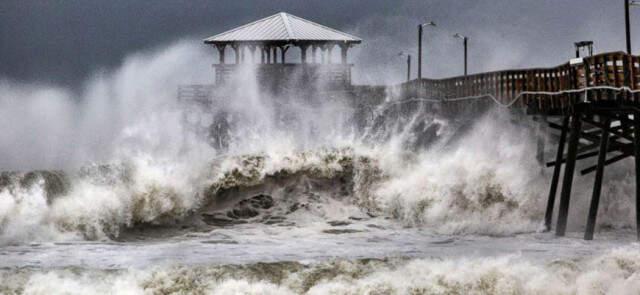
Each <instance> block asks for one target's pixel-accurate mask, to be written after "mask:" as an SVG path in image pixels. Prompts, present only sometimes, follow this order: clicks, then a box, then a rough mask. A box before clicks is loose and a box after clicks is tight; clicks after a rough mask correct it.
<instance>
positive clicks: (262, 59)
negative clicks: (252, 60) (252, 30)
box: [260, 46, 264, 64]
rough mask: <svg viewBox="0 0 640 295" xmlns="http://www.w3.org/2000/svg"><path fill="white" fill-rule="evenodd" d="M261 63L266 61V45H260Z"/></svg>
mask: <svg viewBox="0 0 640 295" xmlns="http://www.w3.org/2000/svg"><path fill="white" fill-rule="evenodd" d="M260 63H261V64H263V63H264V46H260Z"/></svg>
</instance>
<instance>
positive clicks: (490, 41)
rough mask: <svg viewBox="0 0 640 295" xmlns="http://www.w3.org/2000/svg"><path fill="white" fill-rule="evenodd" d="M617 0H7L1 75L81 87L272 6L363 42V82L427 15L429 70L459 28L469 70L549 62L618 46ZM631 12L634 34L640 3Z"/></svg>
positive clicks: (0, 26) (404, 46)
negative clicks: (126, 62) (591, 45)
mask: <svg viewBox="0 0 640 295" xmlns="http://www.w3.org/2000/svg"><path fill="white" fill-rule="evenodd" d="M622 5H623V1H622V0H421V1H419V0H404V1H399V0H398V1H388V0H387V1H384V0H367V1H364V0H361V1H348V0H324V1H300V0H295V1H294V0H275V1H274V0H272V1H242V0H235V1H227V0H215V1H212V0H209V1H204V0H191V1H186V0H185V1H178V0H155V1H128V0H112V1H82V0H67V1H37V0H3V1H1V2H0V77H5V78H9V79H14V80H20V81H45V82H52V83H56V84H62V85H67V86H69V85H71V86H73V85H78V84H79V83H80V82H82V81H84V80H86V78H87V76H89V75H91V74H92V73H94V72H95V71H98V70H101V69H111V68H114V67H117V66H118V65H119V64H120V63H121V62H122V60H123V59H124V57H126V56H127V55H128V54H130V53H131V52H134V51H139V50H144V49H149V48H156V47H160V46H165V45H166V44H169V43H171V42H174V41H175V40H176V39H181V38H192V39H194V42H198V40H199V39H201V38H204V37H207V36H209V35H213V34H215V33H218V32H221V31H224V30H226V29H229V28H232V27H234V26H236V25H240V24H243V23H246V22H248V21H251V20H254V19H257V18H260V17H264V16H268V15H270V14H273V13H275V12H278V11H287V12H290V13H292V14H295V15H298V16H301V17H304V18H309V19H311V20H314V21H317V22H320V23H323V24H326V25H329V26H332V27H336V28H339V29H342V30H345V31H349V32H352V33H354V34H357V35H359V36H360V37H362V38H363V39H364V40H365V43H364V44H363V45H362V46H361V47H360V49H358V50H357V51H356V52H354V54H355V55H354V56H355V61H356V63H357V71H356V78H357V80H358V81H360V82H361V83H369V82H376V83H382V82H386V80H394V81H397V80H399V79H402V76H403V73H404V69H403V67H404V62H403V61H402V60H401V59H400V58H399V57H398V56H397V53H398V52H399V51H407V52H413V53H414V54H415V51H416V44H415V43H416V41H415V39H416V37H415V35H416V25H417V23H419V22H421V21H424V20H426V19H429V20H435V21H436V22H438V24H439V27H438V29H437V30H433V31H428V32H426V34H427V35H426V36H425V42H426V47H425V50H426V56H425V73H426V74H427V75H429V76H438V77H441V76H449V75H456V74H459V73H460V71H461V68H462V65H461V61H460V56H461V50H462V49H461V44H459V43H457V41H456V40H455V39H453V38H451V35H452V34H453V33H455V32H460V33H463V34H467V35H469V36H470V37H471V43H470V46H471V52H470V59H471V70H472V71H474V72H477V71H488V70H496V69H501V68H506V67H528V66H545V65H546V66H552V65H555V64H559V63H562V62H565V61H566V60H567V59H568V58H569V57H571V55H572V51H573V49H572V43H573V42H574V41H577V40H583V39H590V40H594V41H595V42H596V49H597V51H612V50H622V49H623V48H624V32H623V21H624V20H623V18H622V13H623V6H622ZM635 14H636V15H638V17H635V16H634V19H637V21H634V26H633V28H634V30H635V31H636V32H638V30H640V26H638V24H640V9H638V10H637V11H636V12H635ZM634 36H637V34H634ZM638 42H640V40H638ZM638 42H636V44H640V43H638ZM203 46H204V45H203ZM634 48H636V49H637V48H638V46H634ZM203 62H206V63H209V62H210V61H203ZM381 77H383V78H381Z"/></svg>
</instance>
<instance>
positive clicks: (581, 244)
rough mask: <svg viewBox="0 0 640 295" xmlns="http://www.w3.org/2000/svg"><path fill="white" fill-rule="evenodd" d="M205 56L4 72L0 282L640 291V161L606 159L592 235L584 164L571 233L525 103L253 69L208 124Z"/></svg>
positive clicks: (74, 288) (173, 53)
mask: <svg viewBox="0 0 640 295" xmlns="http://www.w3.org/2000/svg"><path fill="white" fill-rule="evenodd" d="M204 54H205V53H203V52H202V50H201V49H199V48H197V47H194V46H190V45H185V43H179V44H177V45H175V46H172V47H170V48H169V49H166V50H159V51H157V52H152V53H147V54H138V55H134V56H133V57H131V58H129V59H127V61H126V62H125V64H124V65H123V67H122V68H121V69H120V70H118V71H116V72H114V73H112V74H105V75H101V76H97V77H95V78H93V79H92V80H91V81H90V82H89V83H88V84H87V87H86V90H85V91H84V92H83V93H82V95H81V96H82V97H81V98H80V99H78V98H77V97H74V96H73V94H71V93H70V92H67V91H64V90H61V89H51V88H50V87H48V86H42V85H24V84H19V83H14V82H7V81H5V82H2V83H0V103H1V104H2V105H3V106H5V107H6V108H3V110H8V111H7V113H6V114H5V115H6V116H5V117H3V119H4V120H8V122H10V123H12V124H13V126H16V128H15V131H16V132H14V131H10V132H6V133H3V134H2V135H0V143H2V144H1V145H0V152H2V154H3V155H4V156H3V158H2V159H1V161H0V162H2V163H3V164H4V165H5V166H6V167H8V168H7V169H6V170H7V172H3V173H2V174H1V175H0V269H2V270H1V271H0V293H7V294H13V293H18V294H20V293H25V294H51V293H52V292H53V293H65V294H105V293H111V294H113V293H117V294H121V293H128V294H148V293H151V294H165V293H201V294H202V293H205V294H209V293H211V294H238V293H244V294H287V293H291V294H299V293H308V294H372V293H373V294H503V293H504V294H542V293H544V294H603V293H606V294H637V290H638V288H637V287H639V285H640V279H639V277H638V270H639V268H640V249H639V248H638V244H637V243H635V241H636V239H635V236H634V233H633V231H632V230H631V228H633V227H634V226H635V224H634V220H635V213H634V212H633V210H632V208H634V206H633V204H634V200H633V195H634V192H635V188H634V186H633V183H632V181H631V180H630V177H629V175H630V173H631V169H630V168H631V167H632V166H631V165H630V164H629V163H628V162H622V163H619V164H617V165H615V166H612V169H609V170H608V171H607V175H606V178H607V185H605V188H604V189H603V197H602V202H603V203H602V205H601V208H602V209H601V211H600V214H599V219H598V222H599V224H598V225H599V226H598V229H599V230H600V231H599V232H598V233H597V235H596V241H592V242H585V241H582V240H581V231H583V229H584V224H583V223H584V222H586V219H585V218H586V208H587V204H588V199H587V196H589V191H590V189H591V186H590V181H591V180H590V178H589V177H578V179H577V180H576V184H574V187H575V188H576V189H575V193H574V200H573V203H572V207H571V215H570V221H571V222H570V224H569V229H570V234H569V235H568V237H567V238H556V237H555V236H553V234H552V233H543V232H541V231H542V219H543V216H544V208H545V205H546V198H547V189H548V179H549V177H550V175H549V173H548V172H547V173H545V172H544V169H543V167H542V165H541V164H540V163H538V162H537V161H536V159H535V154H536V150H535V148H536V140H537V136H539V134H536V133H535V132H534V131H533V130H534V128H532V127H533V123H532V122H531V121H530V120H529V118H527V117H525V116H519V115H515V114H512V113H510V112H508V111H505V110H491V111H489V112H487V113H483V114H473V115H474V116H476V118H474V120H473V123H469V121H465V120H460V119H459V118H446V117H442V116H439V115H437V114H435V113H434V112H432V110H431V109H429V108H427V107H425V106H421V105H419V104H416V105H413V106H412V107H410V108H408V109H404V110H401V109H399V108H397V107H395V106H396V105H395V104H393V103H383V104H381V105H371V106H370V108H369V109H367V114H368V115H367V116H365V118H362V117H358V116H356V114H357V113H358V112H357V110H356V109H355V108H354V106H353V105H351V104H349V103H348V102H345V101H342V100H340V99H334V98H329V97H327V98H326V99H321V100H319V101H317V100H313V99H311V98H306V97H305V98H300V97H270V96H268V95H266V94H263V93H260V92H259V91H257V90H256V87H255V83H254V82H255V81H252V76H251V71H250V70H247V72H246V74H245V76H244V77H243V79H242V82H243V83H244V84H243V85H245V87H243V88H240V87H235V88H234V87H231V88H230V89H225V90H220V91H227V92H228V93H227V92H224V93H225V94H226V95H227V97H229V98H231V99H230V100H227V101H223V102H218V103H217V104H214V105H213V106H212V109H210V110H208V111H210V112H211V113H213V114H214V116H213V117H212V118H210V119H211V122H224V124H223V125H224V126H225V128H219V129H217V130H218V131H216V132H217V133H216V134H209V138H206V136H205V137H203V136H202V134H194V133H192V132H191V129H189V128H187V126H184V125H183V122H184V121H183V120H182V119H183V117H182V111H181V108H180V105H179V104H177V102H176V101H175V87H177V84H179V83H185V81H183V79H184V77H188V78H189V79H194V77H197V76H198V75H197V74H201V73H194V71H193V69H192V67H191V65H190V64H189V62H190V61H193V60H195V58H194V57H200V56H203V55H204ZM186 56H189V57H190V58H185V57H186ZM202 75H204V74H202ZM142 80H144V81H142ZM252 85H253V86H252ZM18 98H19V99H18ZM388 99H391V98H390V97H389V98H388ZM74 101H81V102H82V103H75V102H74ZM105 101H110V103H109V104H107V105H105ZM43 104H44V105H46V106H51V107H47V108H44V109H46V110H48V111H47V113H46V114H45V115H39V113H37V112H35V111H33V112H32V111H29V110H34V109H42V108H41V107H42V106H43ZM105 108H106V109H108V110H109V111H104V112H102V111H100V110H102V109H105ZM16 112H17V113H20V114H23V116H16V115H14V113H16ZM9 116H10V117H9ZM0 117H2V116H0ZM7 117H9V118H7ZM50 121H51V122H54V123H49V122H50ZM106 122H113V123H110V124H106ZM76 125H77V126H80V128H71V127H70V126H76ZM20 130H22V133H20V132H18V131H20ZM31 130H36V131H37V132H35V131H34V132H30V131H31ZM43 134H45V135H47V137H46V138H49V139H43V137H42V136H43ZM211 137H213V138H214V139H215V143H216V144H217V145H216V144H211V140H212V139H211ZM221 138H222V139H224V140H221ZM53 139H56V140H53ZM544 139H545V140H546V141H548V142H549V144H548V145H547V147H548V149H549V150H548V151H547V154H553V152H554V151H553V150H552V145H553V144H552V142H551V141H550V139H549V138H544ZM25 146H28V147H29V148H22V147H25ZM585 165H586V164H585Z"/></svg>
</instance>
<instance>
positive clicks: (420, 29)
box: [418, 22, 436, 79]
mask: <svg viewBox="0 0 640 295" xmlns="http://www.w3.org/2000/svg"><path fill="white" fill-rule="evenodd" d="M425 26H432V27H436V23H434V22H428V23H424V24H419V25H418V79H422V28H424V27H425Z"/></svg>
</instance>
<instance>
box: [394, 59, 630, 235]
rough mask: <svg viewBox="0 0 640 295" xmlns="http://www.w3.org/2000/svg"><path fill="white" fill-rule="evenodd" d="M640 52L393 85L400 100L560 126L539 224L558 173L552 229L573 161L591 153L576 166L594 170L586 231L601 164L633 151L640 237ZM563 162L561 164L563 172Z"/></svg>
mask: <svg viewBox="0 0 640 295" xmlns="http://www.w3.org/2000/svg"><path fill="white" fill-rule="evenodd" d="M639 90H640V57H638V56H633V55H628V54H625V53H623V52H611V53H603V54H599V55H595V56H590V57H585V58H576V59H573V60H571V61H570V62H568V63H566V64H563V65H560V66H557V67H553V68H538V69H523V70H507V71H498V72H491V73H481V74H474V75H469V76H461V77H454V78H447V79H420V80H413V81H409V82H407V83H404V84H401V85H399V86H397V87H396V89H395V91H396V92H398V93H400V96H401V97H402V98H403V99H405V100H416V101H426V102H428V103H432V104H434V105H438V108H440V109H444V110H446V111H449V112H455V111H456V110H458V109H464V108H469V106H470V105H474V104H498V105H500V106H502V107H509V108H515V109H521V110H523V111H525V112H526V113H527V114H530V115H533V116H538V117H540V118H543V119H544V121H545V122H546V123H548V124H549V126H550V127H551V128H553V129H556V130H559V131H560V138H559V143H558V149H557V154H556V159H555V161H553V162H550V163H548V166H549V167H553V168H554V171H553V176H552V180H551V186H550V189H549V198H548V203H547V210H546V214H545V225H546V227H547V229H551V225H552V224H551V223H552V220H553V219H552V216H553V212H554V207H555V203H556V195H557V190H558V187H559V183H560V182H559V180H560V177H561V176H562V178H563V181H562V187H561V188H560V201H559V211H558V218H557V225H556V235H558V236H564V235H565V232H566V227H567V217H568V212H569V207H570V200H571V191H572V182H573V178H574V170H575V167H576V162H577V161H580V160H586V159H591V158H596V159H597V160H596V161H597V163H596V164H595V165H594V166H592V167H588V168H586V169H584V170H582V171H580V172H581V173H582V174H583V175H584V174H589V173H592V172H595V178H594V184H593V193H592V199H591V207H590V210H589V214H588V216H587V218H586V221H587V226H586V232H585V236H584V238H585V239H587V240H590V239H592V238H593V233H594V229H595V224H596V217H597V212H598V205H599V201H600V193H601V188H602V180H603V175H604V170H605V167H606V166H607V165H610V164H613V163H616V162H618V161H621V160H623V159H626V158H629V157H634V158H635V165H636V168H635V172H636V173H635V181H636V218H637V228H638V237H640V142H638V141H639V140H640V91H639ZM562 165H564V166H565V169H564V175H561V172H562V169H561V168H562Z"/></svg>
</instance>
